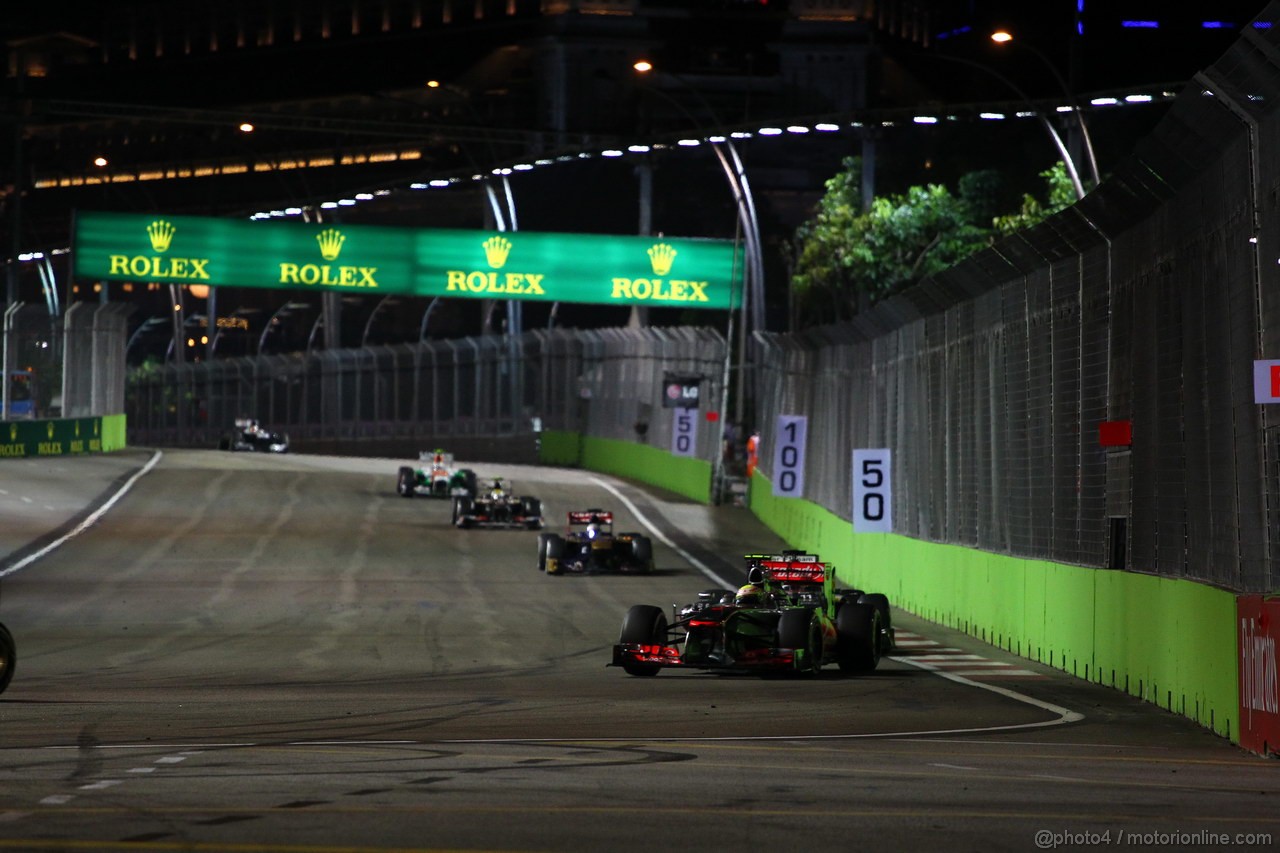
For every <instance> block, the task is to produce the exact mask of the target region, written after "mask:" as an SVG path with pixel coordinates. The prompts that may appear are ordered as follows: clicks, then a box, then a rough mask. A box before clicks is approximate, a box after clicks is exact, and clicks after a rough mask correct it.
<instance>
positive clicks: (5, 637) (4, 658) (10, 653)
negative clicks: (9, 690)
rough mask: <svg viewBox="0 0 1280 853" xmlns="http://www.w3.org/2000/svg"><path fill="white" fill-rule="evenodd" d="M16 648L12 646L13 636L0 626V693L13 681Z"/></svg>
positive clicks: (16, 656)
mask: <svg viewBox="0 0 1280 853" xmlns="http://www.w3.org/2000/svg"><path fill="white" fill-rule="evenodd" d="M17 660H18V654H17V647H16V646H15V645H14V644H13V635H12V634H10V633H9V629H8V628H6V627H5V626H3V625H0V693H3V692H4V689H5V688H6V687H8V686H9V682H10V681H12V680H13V667H14V664H16V663H17Z"/></svg>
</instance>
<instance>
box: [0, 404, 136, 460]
mask: <svg viewBox="0 0 1280 853" xmlns="http://www.w3.org/2000/svg"><path fill="white" fill-rule="evenodd" d="M126 446H127V445H126V442H125V416H124V415H103V416H102V417H93V418H52V419H45V420H15V421H0V458H25V457H29V456H71V455H78V454H82V453H110V452H111V451H113V450H123V449H124V448H125V447H126Z"/></svg>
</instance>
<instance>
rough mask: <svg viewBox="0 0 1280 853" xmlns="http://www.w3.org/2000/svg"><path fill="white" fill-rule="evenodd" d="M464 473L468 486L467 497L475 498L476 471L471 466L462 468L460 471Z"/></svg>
mask: <svg viewBox="0 0 1280 853" xmlns="http://www.w3.org/2000/svg"><path fill="white" fill-rule="evenodd" d="M458 473H459V474H461V475H462V481H463V483H464V484H465V485H466V487H467V497H471V498H474V497H475V496H476V491H477V488H476V472H475V471H472V470H471V469H470V468H462V469H460V470H459V471H458Z"/></svg>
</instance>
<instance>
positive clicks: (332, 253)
mask: <svg viewBox="0 0 1280 853" xmlns="http://www.w3.org/2000/svg"><path fill="white" fill-rule="evenodd" d="M346 241H347V238H346V237H345V236H343V234H342V232H341V231H339V230H338V229H337V228H326V229H324V230H323V231H321V232H320V233H319V234H317V235H316V242H317V243H319V244H320V257H322V258H324V259H325V260H326V261H335V260H337V259H338V253H340V252H341V251H342V244H343V243H345V242H346Z"/></svg>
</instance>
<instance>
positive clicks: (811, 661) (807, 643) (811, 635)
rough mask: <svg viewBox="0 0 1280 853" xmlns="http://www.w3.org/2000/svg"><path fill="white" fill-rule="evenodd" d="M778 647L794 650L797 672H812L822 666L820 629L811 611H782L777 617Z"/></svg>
mask: <svg viewBox="0 0 1280 853" xmlns="http://www.w3.org/2000/svg"><path fill="white" fill-rule="evenodd" d="M778 647H779V648H783V649H792V650H794V651H795V652H796V655H797V657H798V658H799V659H798V660H797V661H796V671H797V672H803V673H810V674H812V673H815V672H817V671H818V670H819V669H821V668H822V629H821V627H820V626H819V625H818V620H817V618H815V617H814V614H813V611H811V610H805V609H799V608H798V609H795V610H784V611H782V615H781V616H780V617H779V618H778Z"/></svg>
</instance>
